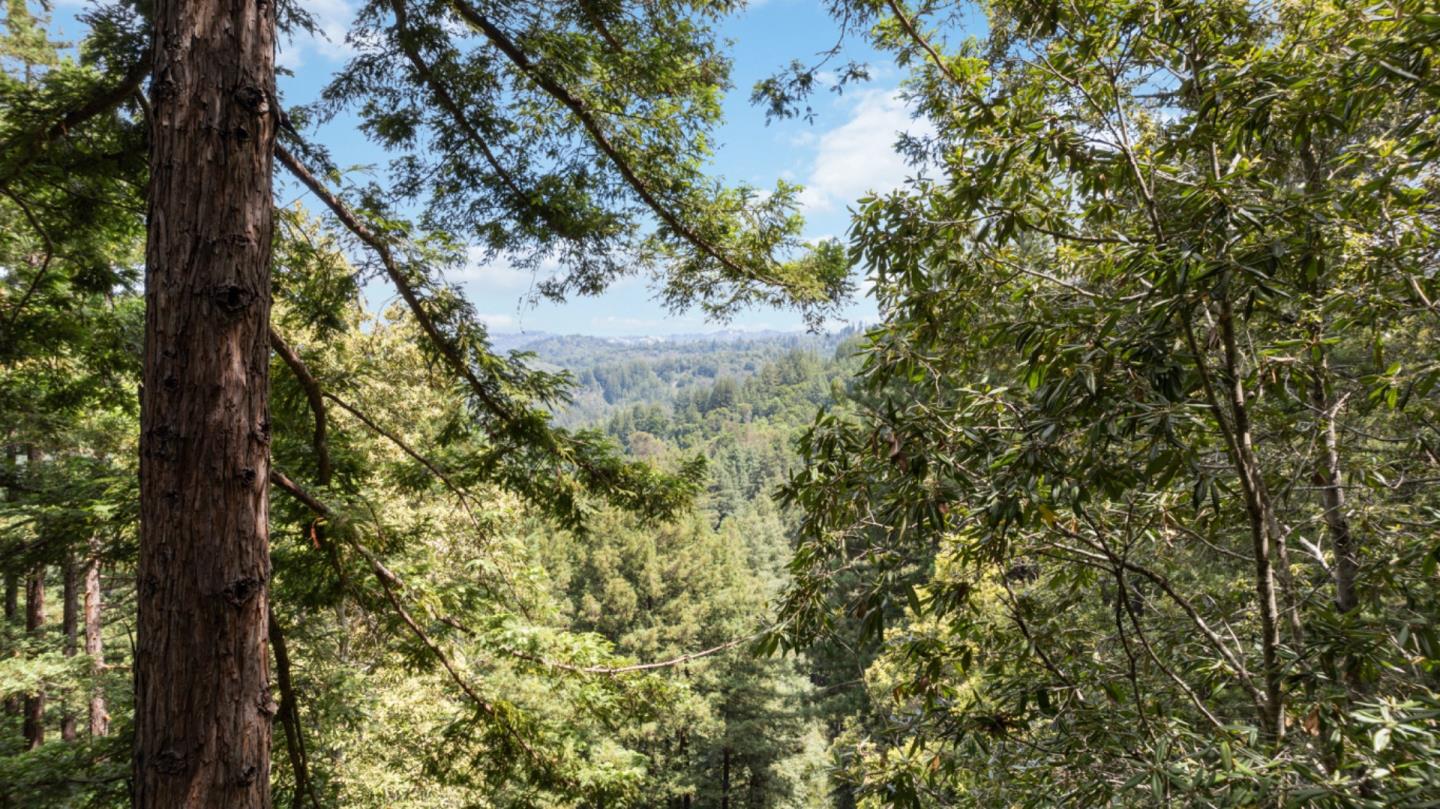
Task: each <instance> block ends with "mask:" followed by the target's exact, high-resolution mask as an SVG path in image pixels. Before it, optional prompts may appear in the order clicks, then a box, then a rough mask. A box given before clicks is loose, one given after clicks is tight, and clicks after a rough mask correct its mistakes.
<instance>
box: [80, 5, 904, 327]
mask: <svg viewBox="0 0 1440 809" xmlns="http://www.w3.org/2000/svg"><path fill="white" fill-rule="evenodd" d="M71 2H75V0H71ZM302 2H304V5H305V7H306V8H308V9H309V10H310V11H311V13H312V14H313V15H314V16H315V17H316V18H317V21H318V22H319V23H320V26H321V29H322V30H323V31H324V32H325V34H326V35H327V36H325V37H310V36H306V37H302V38H297V39H295V40H292V41H282V43H281V45H280V51H279V54H278V56H277V62H278V64H279V65H280V66H281V67H283V68H287V69H288V70H289V71H291V73H292V74H293V75H290V76H282V77H281V78H280V80H279V83H280V90H281V96H282V98H283V100H284V103H285V104H287V105H292V106H293V105H297V104H303V103H306V102H308V101H311V100H313V99H314V98H315V97H316V95H317V94H318V93H319V91H320V89H321V88H322V87H323V86H324V85H325V83H326V81H327V80H328V79H329V77H330V75H331V74H332V73H333V72H334V71H335V70H337V69H338V68H339V67H340V66H341V65H343V64H344V61H345V60H346V58H347V57H348V55H349V52H348V48H347V46H346V44H345V31H346V30H347V28H348V24H349V22H350V19H351V17H352V15H353V13H354V10H355V8H356V7H357V5H358V4H357V3H356V2H355V1H354V0H302ZM61 5H62V8H61V9H60V12H61V13H60V14H57V18H59V17H61V16H63V15H64V11H66V10H69V9H66V8H65V6H69V5H70V3H67V2H64V0H62V4H61ZM73 8H74V6H71V9H73ZM71 25H72V26H73V25H75V24H74V23H73V22H72V23H71ZM63 27H65V26H64V25H63V23H62V29H63ZM721 32H722V35H723V36H724V37H725V38H727V39H729V40H731V41H732V47H731V50H730V53H731V57H732V59H733V62H734V64H733V68H732V72H731V80H732V83H733V85H734V86H733V89H732V90H731V91H730V93H729V95H728V96H727V98H726V101H725V123H724V125H723V126H722V127H721V128H720V129H719V130H718V132H717V133H716V134H717V136H718V137H717V141H718V146H717V148H716V154H715V158H714V162H713V166H712V167H711V171H712V173H713V174H715V175H717V176H720V177H723V178H724V179H725V180H726V181H727V182H728V183H730V184H736V183H746V184H750V185H753V186H756V187H758V188H762V189H764V188H773V187H774V185H775V182H776V181H777V180H779V179H784V180H786V181H788V182H793V183H799V184H801V185H803V186H804V187H805V191H804V192H803V194H802V197H801V200H802V203H803V210H802V213H803V214H804V216H805V219H806V228H805V231H804V235H805V236H806V238H809V239H820V238H826V237H840V238H843V237H844V235H845V233H846V230H847V227H848V220H849V214H848V211H849V209H850V207H851V206H852V204H853V203H854V201H855V200H856V199H858V198H859V197H861V196H863V195H864V194H865V193H866V192H867V191H870V190H876V191H886V190H889V189H892V188H894V187H896V186H898V185H900V184H901V183H902V182H903V181H904V179H905V178H906V176H907V175H908V174H909V173H910V172H909V170H908V169H907V166H906V165H905V163H904V161H903V160H902V159H901V158H900V157H899V156H898V155H897V154H896V153H895V151H894V148H893V145H894V143H895V141H896V139H897V137H898V134H899V133H900V132H902V131H910V132H916V133H918V132H921V131H923V127H924V124H923V123H921V122H917V121H915V120H912V118H911V116H910V114H909V112H908V110H907V109H906V106H905V104H904V102H903V101H902V100H901V99H900V97H899V95H898V93H897V91H896V88H897V84H898V82H899V75H898V72H897V71H896V70H895V69H894V68H893V66H891V64H890V63H889V62H888V61H887V60H886V59H885V58H884V57H883V56H881V55H879V54H876V53H875V52H873V51H872V50H870V49H869V47H868V45H867V44H866V43H864V42H862V41H859V40H854V41H847V42H845V43H844V46H843V50H842V52H841V54H840V55H839V56H838V57H837V58H836V59H835V60H834V61H833V62H832V64H836V65H839V64H844V63H845V62H847V61H851V60H855V61H861V62H865V63H868V64H869V65H870V66H871V80H870V81H869V82H868V83H866V84H863V85H852V86H851V87H849V88H847V89H846V91H845V92H844V93H843V94H834V93H831V92H828V91H826V90H819V91H817V93H816V94H815V96H814V97H813V98H812V99H811V101H810V106H811V108H812V109H813V111H814V113H815V115H814V119H813V120H812V121H806V120H804V119H803V118H802V119H794V120H787V121H772V122H768V123H767V121H766V120H765V115H764V112H763V110H761V109H759V108H757V107H754V106H752V105H751V104H750V103H749V95H750V89H751V87H752V86H753V85H754V83H755V82H756V81H757V80H759V79H761V78H764V77H766V76H769V75H771V74H773V73H775V72H776V71H777V70H778V69H779V68H780V67H782V66H784V65H786V64H789V63H790V61H791V60H794V59H799V60H800V61H802V62H804V63H807V64H808V63H813V62H814V61H815V60H816V58H817V56H818V54H820V53H822V52H824V51H827V50H829V49H830V48H831V47H833V46H834V45H835V43H836V41H837V39H838V38H839V34H838V26H837V25H836V23H835V22H834V21H833V20H832V19H831V18H830V17H829V15H828V14H827V13H826V12H825V10H824V8H823V6H822V4H821V3H820V2H818V1H817V0H756V1H755V2H752V3H751V4H750V5H749V6H748V7H747V8H746V9H745V10H743V11H741V12H739V13H738V14H737V15H736V16H734V17H733V18H731V19H730V20H728V21H727V23H726V24H725V25H724V27H723V28H722V29H721ZM62 33H72V34H73V33H77V32H63V31H62ZM887 68H888V69H887ZM305 134H306V135H307V136H310V137H316V138H317V139H318V140H320V141H322V142H324V143H325V144H326V145H327V146H329V148H330V149H331V153H332V155H333V156H334V158H335V160H336V162H337V163H338V164H339V165H341V166H342V167H345V166H357V167H358V166H374V167H377V168H380V167H383V166H384V165H385V163H386V161H387V159H388V158H387V155H386V154H385V152H384V151H383V150H381V149H380V148H378V147H376V146H374V145H373V144H371V143H369V142H368V141H367V140H366V139H365V138H364V136H363V135H362V134H361V133H359V132H358V131H356V129H355V128H354V127H353V126H352V125H350V124H349V122H347V121H344V120H340V121H337V122H334V123H332V124H331V125H329V126H327V127H326V128H324V129H322V130H321V131H320V132H319V133H309V132H307V133H305ZM296 198H299V199H300V201H301V202H302V204H306V205H307V206H309V207H311V208H312V209H314V208H318V207H319V203H318V202H316V201H315V200H313V199H308V198H307V197H305V196H300V195H299V194H298V190H297V191H296V194H295V195H292V196H289V197H287V198H282V199H281V202H283V203H289V202H292V201H294V200H295V199H296ZM472 252H473V254H474V256H475V257H474V258H473V259H472V260H471V261H470V262H469V264H468V265H467V266H465V267H464V268H463V269H461V270H460V271H458V272H452V273H450V274H449V276H448V277H449V279H450V280H451V281H454V282H456V283H459V284H460V285H461V286H462V287H463V289H464V291H465V294H466V296H467V297H468V299H469V300H470V302H471V303H472V304H473V305H474V306H475V308H476V310H477V311H478V312H480V313H481V316H482V319H483V320H485V322H486V323H487V325H489V327H490V328H491V330H492V331H494V332H501V333H515V332H548V333H558V334H590V335H599V336H617V335H642V334H644V335H664V334H689V333H700V332H710V331H717V330H720V329H736V330H744V331H758V330H767V329H768V330H782V331H790V330H800V329H802V328H803V323H802V321H801V319H800V316H799V315H798V314H797V313H795V312H793V311H782V310H776V309H769V308H758V309H753V310H750V311H746V312H743V313H741V314H739V315H737V316H735V317H734V318H733V319H731V320H730V321H729V322H727V323H716V322H713V321H707V320H706V319H705V318H704V317H703V316H702V315H701V314H700V313H699V312H690V313H680V314H673V313H671V312H669V311H667V310H666V308H665V307H664V306H663V305H661V304H660V303H658V302H657V301H656V300H655V295H654V292H653V290H651V289H650V288H649V286H648V282H647V280H646V279H643V278H639V277H632V278H626V279H622V280H620V281H619V282H617V283H615V284H614V285H612V286H611V288H610V289H609V290H608V291H607V292H605V293H604V294H602V295H600V296H598V297H589V298H572V299H571V300H569V301H567V302H565V303H558V304H557V303H552V302H545V301H542V302H539V303H533V302H529V301H528V300H527V297H526V293H527V291H529V290H530V289H531V286H532V281H533V279H532V278H531V276H530V274H529V273H528V272H524V271H521V270H517V269H515V268H513V267H511V266H509V265H508V263H507V262H506V261H504V260H503V258H502V259H500V260H492V261H485V260H484V256H483V255H482V254H481V251H479V250H478V249H477V250H475V251H472ZM858 280H859V279H857V282H858ZM367 293H370V294H368V297H369V299H370V302H371V305H383V303H384V302H385V297H384V295H385V293H384V292H382V291H380V290H376V289H372V290H367ZM874 320H875V307H874V303H873V301H871V300H870V299H869V298H867V297H864V296H863V293H858V294H857V299H856V300H855V301H854V302H853V303H852V304H851V305H849V306H847V307H846V308H845V309H844V310H843V312H842V313H841V314H840V317H839V318H838V320H837V322H835V323H834V324H832V325H834V326H838V325H841V324H842V323H846V322H873V321H874Z"/></svg>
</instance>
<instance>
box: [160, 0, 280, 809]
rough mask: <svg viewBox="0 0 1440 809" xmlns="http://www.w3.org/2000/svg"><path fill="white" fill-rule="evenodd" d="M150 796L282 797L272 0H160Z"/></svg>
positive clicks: (219, 800) (226, 808)
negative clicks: (273, 586) (274, 569)
mask: <svg viewBox="0 0 1440 809" xmlns="http://www.w3.org/2000/svg"><path fill="white" fill-rule="evenodd" d="M154 19H155V47H156V53H155V74H154V83H153V85H152V88H151V94H152V105H151V106H152V108H153V110H154V113H153V116H152V120H151V127H152V131H151V139H150V143H151V146H150V149H151V152H150V167H151V176H150V193H149V224H148V242H147V245H146V274H145V301H146V310H145V369H144V388H143V391H142V395H141V457H140V481H141V518H140V566H139V581H138V588H139V631H138V643H137V651H136V673H135V674H136V676H135V680H136V711H135V723H136V728H135V761H134V783H135V806H136V807H137V809H152V808H153V809H190V808H192V807H193V808H194V809H199V808H200V807H205V809H257V808H260V809H268V807H269V806H270V724H271V719H272V717H273V716H274V714H275V711H276V709H277V707H278V706H277V705H276V703H275V701H274V700H273V699H272V698H271V696H270V693H269V688H268V681H269V671H268V669H269V665H268V655H267V653H266V635H267V620H266V618H267V608H268V588H269V580H270V563H269V553H268V525H267V523H268V516H269V499H268V493H267V482H268V479H269V465H270V458H269V449H270V446H269V445H270V422H269V415H268V412H267V397H268V393H269V375H268V369H269V342H268V337H267V334H268V321H269V313H270V270H269V265H270V242H271V236H272V231H273V220H272V208H273V202H272V199H271V155H272V154H273V151H274V146H275V123H276V115H275V111H274V99H275V93H274V86H275V71H274V55H275V7H274V5H273V4H272V3H269V2H265V0H232V1H231V2H225V3H222V2H218V0H158V2H156V3H155V7H154Z"/></svg>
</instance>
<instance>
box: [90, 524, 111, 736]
mask: <svg viewBox="0 0 1440 809" xmlns="http://www.w3.org/2000/svg"><path fill="white" fill-rule="evenodd" d="M101 598H102V596H101V592H100V540H99V539H98V538H97V537H91V538H90V557H89V559H88V560H87V561H86V564H85V655H86V656H87V657H89V658H90V670H91V671H92V672H94V673H95V674H99V673H100V672H102V671H104V670H105V645H104V640H103V639H102V638H101V636H100V628H101V624H100V608H101ZM109 733H110V712H109V711H108V710H106V708H105V694H104V692H103V691H101V690H100V687H99V686H98V685H96V686H92V687H91V690H90V736H91V737H92V738H99V737H100V736H107V735H109Z"/></svg>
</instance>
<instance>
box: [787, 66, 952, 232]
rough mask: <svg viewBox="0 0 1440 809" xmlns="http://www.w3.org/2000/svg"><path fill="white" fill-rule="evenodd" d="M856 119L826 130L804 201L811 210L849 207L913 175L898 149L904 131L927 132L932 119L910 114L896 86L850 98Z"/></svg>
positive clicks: (807, 182)
mask: <svg viewBox="0 0 1440 809" xmlns="http://www.w3.org/2000/svg"><path fill="white" fill-rule="evenodd" d="M850 103H851V104H852V105H853V108H852V110H851V113H850V120H848V121H846V122H845V123H843V124H841V125H840V126H838V127H836V128H834V129H831V130H830V131H828V132H826V133H824V134H822V135H821V136H820V137H819V139H818V142H817V143H816V146H815V162H814V164H813V165H812V166H811V169H810V173H809V176H808V177H807V178H806V181H805V190H804V191H803V192H802V193H801V195H800V203H801V205H802V206H804V208H805V210H806V211H807V212H809V213H819V212H824V211H830V210H834V209H836V208H843V207H844V206H846V205H849V204H850V203H852V202H854V201H855V200H856V199H858V198H860V197H862V196H864V195H865V194H866V193H867V192H869V191H879V192H884V191H889V190H891V189H893V188H896V187H898V186H899V185H900V184H901V183H902V182H904V181H905V178H906V177H907V176H909V175H910V174H911V169H910V167H909V166H908V165H907V164H906V163H905V160H904V158H902V157H901V156H900V155H899V154H897V153H896V152H895V141H896V140H897V139H898V137H899V134H900V133H901V132H906V131H908V132H909V133H910V134H912V135H924V134H928V133H930V132H932V131H933V128H932V127H931V125H930V124H929V122H927V121H925V120H924V119H919V120H916V119H913V118H911V117H910V109H909V108H908V107H907V106H905V102H904V100H903V99H902V98H901V97H900V94H899V92H898V91H895V90H865V91H861V92H859V93H857V94H855V95H854V96H851V97H850Z"/></svg>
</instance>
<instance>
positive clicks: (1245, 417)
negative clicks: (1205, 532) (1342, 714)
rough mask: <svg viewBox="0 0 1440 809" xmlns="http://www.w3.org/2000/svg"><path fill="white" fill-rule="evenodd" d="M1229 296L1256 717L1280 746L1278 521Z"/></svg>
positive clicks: (1224, 326)
mask: <svg viewBox="0 0 1440 809" xmlns="http://www.w3.org/2000/svg"><path fill="white" fill-rule="evenodd" d="M1228 283H1229V282H1228V280H1227V281H1222V285H1228ZM1229 295H1230V291H1229V289H1224V288H1222V289H1221V291H1220V294H1219V303H1220V318H1219V321H1220V322H1219V325H1220V335H1221V340H1222V343H1223V345H1224V348H1225V383H1226V391H1227V395H1228V397H1229V400H1230V417H1231V419H1232V420H1233V425H1234V442H1235V444H1234V447H1233V448H1232V453H1233V455H1234V459H1233V460H1234V463H1235V466H1236V470H1235V471H1236V473H1237V474H1238V475H1239V477H1240V488H1241V491H1242V492H1243V494H1244V496H1245V510H1246V514H1247V516H1248V517H1249V522H1250V537H1251V542H1252V545H1253V546H1254V555H1255V559H1254V561H1255V595H1256V598H1257V600H1258V601H1259V607H1260V651H1261V658H1262V661H1263V665H1264V674H1265V706H1264V710H1263V711H1262V712H1261V716H1260V731H1261V734H1262V735H1263V736H1264V738H1265V739H1266V740H1267V741H1270V742H1273V743H1277V744H1278V743H1279V742H1280V741H1281V740H1282V739H1284V737H1285V690H1284V673H1283V664H1282V662H1281V660H1280V651H1279V650H1280V620H1279V613H1280V607H1279V602H1278V600H1277V599H1276V594H1275V540H1276V538H1277V536H1276V534H1275V533H1274V531H1275V528H1276V520H1275V516H1274V514H1273V512H1272V511H1271V503H1270V498H1269V493H1268V491H1267V489H1266V486H1265V478H1264V475H1263V474H1262V472H1261V470H1260V462H1259V459H1258V458H1257V457H1256V454H1255V447H1254V438H1253V436H1252V434H1251V431H1250V411H1249V406H1248V404H1247V402H1246V395H1245V380H1244V377H1243V375H1242V373H1241V363H1240V355H1239V349H1238V348H1237V341H1236V338H1235V314H1234V310H1233V308H1232V307H1231V304H1230V298H1229Z"/></svg>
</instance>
